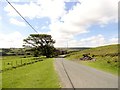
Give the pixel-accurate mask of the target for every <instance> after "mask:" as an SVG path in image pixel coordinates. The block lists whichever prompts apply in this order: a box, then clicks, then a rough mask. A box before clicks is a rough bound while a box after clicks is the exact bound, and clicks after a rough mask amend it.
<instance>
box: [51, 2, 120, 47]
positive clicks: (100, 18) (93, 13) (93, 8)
mask: <svg viewBox="0 0 120 90" xmlns="http://www.w3.org/2000/svg"><path fill="white" fill-rule="evenodd" d="M80 1H81V4H80V3H78V4H77V5H76V6H74V7H73V9H72V10H70V11H69V12H68V13H66V14H64V16H63V17H62V19H61V20H62V22H60V21H56V22H52V23H51V25H49V27H50V29H51V32H50V33H51V34H52V35H53V37H54V38H55V39H56V40H57V41H58V42H59V43H58V44H60V43H63V42H61V40H60V39H62V41H63V39H64V41H65V42H66V41H68V40H73V42H71V43H74V42H75V41H76V40H75V39H74V36H75V35H77V34H79V35H80V34H83V33H88V32H90V31H89V30H88V27H91V26H92V25H93V24H98V25H100V26H105V25H106V24H108V23H110V22H116V21H117V18H118V17H117V15H118V13H117V9H118V0H80ZM54 33H55V34H54ZM66 36H72V37H68V39H67V40H66ZM99 37H100V39H99ZM96 38H97V39H98V40H99V41H100V42H99V43H98V42H97V39H96ZM90 40H91V41H90ZM86 41H87V40H85V41H84V42H83V43H85V44H86ZM88 41H90V42H91V45H90V44H89V43H88V44H86V45H90V46H97V45H102V44H104V38H103V37H102V36H97V37H91V38H90V39H88ZM60 45H61V46H62V44H60ZM76 45H79V43H78V41H76V44H74V46H76ZM80 45H82V44H81V43H80ZM83 46H84V45H83Z"/></svg>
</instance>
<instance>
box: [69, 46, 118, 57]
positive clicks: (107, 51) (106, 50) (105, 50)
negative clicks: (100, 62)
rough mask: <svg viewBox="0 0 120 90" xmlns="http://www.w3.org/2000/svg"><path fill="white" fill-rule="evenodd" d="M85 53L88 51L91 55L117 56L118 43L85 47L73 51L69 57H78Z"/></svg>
mask: <svg viewBox="0 0 120 90" xmlns="http://www.w3.org/2000/svg"><path fill="white" fill-rule="evenodd" d="M119 46H120V44H119ZM86 53H90V54H91V55H95V56H114V55H115V56H118V54H119V53H118V44H116V45H107V46H101V47H96V48H90V49H85V50H82V51H79V52H75V53H74V52H73V53H72V54H71V57H73V58H76V59H78V58H80V57H81V56H82V54H86ZM69 56H70V55H69Z"/></svg>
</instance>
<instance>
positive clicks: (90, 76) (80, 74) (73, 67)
mask: <svg viewBox="0 0 120 90" xmlns="http://www.w3.org/2000/svg"><path fill="white" fill-rule="evenodd" d="M55 69H56V70H57V72H58V75H59V77H60V80H61V84H62V86H63V88H118V77H117V76H114V75H112V74H109V73H106V72H103V71H99V70H96V69H94V68H91V67H88V66H84V65H82V64H78V63H76V62H73V61H69V60H65V59H64V58H56V59H55Z"/></svg>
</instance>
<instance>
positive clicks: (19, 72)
mask: <svg viewBox="0 0 120 90" xmlns="http://www.w3.org/2000/svg"><path fill="white" fill-rule="evenodd" d="M14 58H15V57H14ZM53 62H54V60H53V59H44V60H43V61H40V62H37V63H34V64H30V65H26V66H23V67H19V68H16V69H13V70H8V71H5V72H3V73H2V88H59V87H60V85H59V80H58V77H57V74H56V72H55V70H54V66H53Z"/></svg>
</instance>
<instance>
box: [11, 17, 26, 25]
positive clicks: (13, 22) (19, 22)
mask: <svg viewBox="0 0 120 90" xmlns="http://www.w3.org/2000/svg"><path fill="white" fill-rule="evenodd" d="M10 23H12V24H15V25H17V26H26V24H25V23H24V22H22V21H18V20H17V19H14V18H10Z"/></svg>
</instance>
